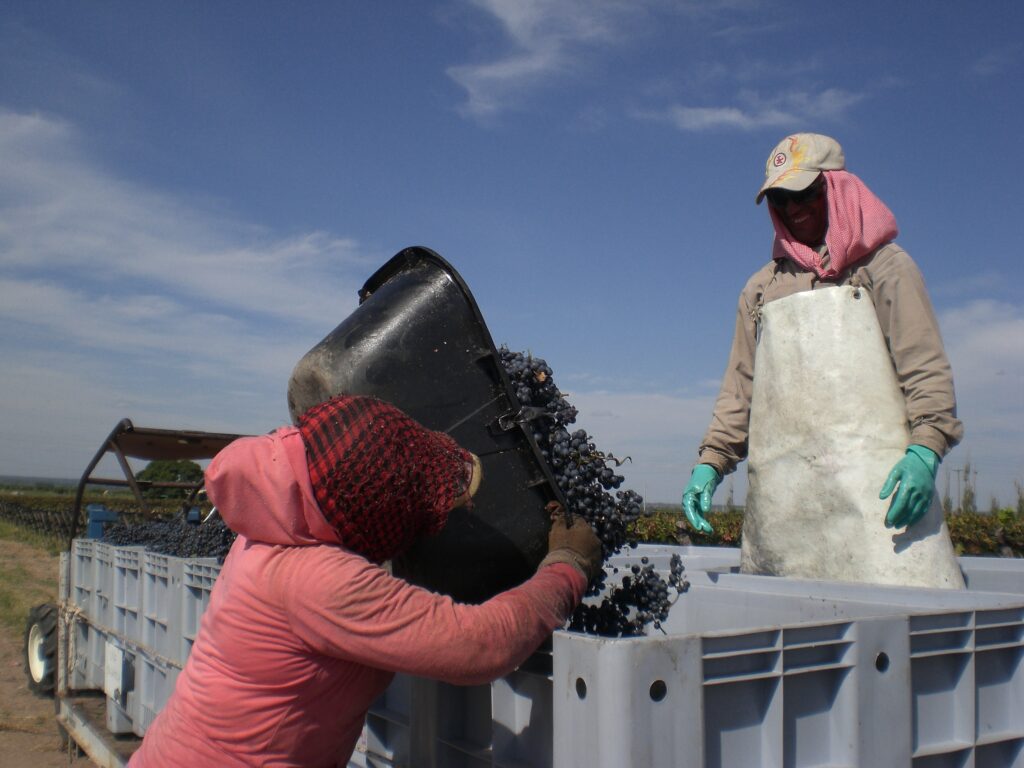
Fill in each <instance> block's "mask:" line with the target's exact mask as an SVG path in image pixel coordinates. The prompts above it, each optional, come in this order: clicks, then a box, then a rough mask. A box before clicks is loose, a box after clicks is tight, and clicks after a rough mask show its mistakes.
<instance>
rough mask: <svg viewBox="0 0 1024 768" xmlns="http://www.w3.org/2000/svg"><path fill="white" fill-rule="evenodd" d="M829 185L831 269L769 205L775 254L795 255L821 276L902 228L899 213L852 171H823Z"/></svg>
mask: <svg viewBox="0 0 1024 768" xmlns="http://www.w3.org/2000/svg"><path fill="white" fill-rule="evenodd" d="M822 175H823V176H824V177H825V184H826V185H827V186H828V198H827V199H828V229H827V230H826V232H825V245H827V246H828V254H829V265H828V269H823V268H822V266H821V256H820V255H819V254H818V252H817V251H816V250H814V249H813V248H811V247H810V246H807V245H804V244H803V243H801V242H799V241H798V240H795V239H794V238H793V235H792V234H790V232H789V230H788V229H787V228H786V225H785V224H783V223H782V220H781V219H780V218H779V215H778V213H777V212H776V211H775V209H774V208H771V207H769V212H770V214H771V217H772V224H774V225H775V243H774V245H773V246H772V258H774V259H792V260H793V261H795V262H796V263H797V264H799V265H800V266H801V267H803V268H804V269H806V270H808V271H813V272H816V273H817V275H818V277H836V276H837V275H839V274H841V273H842V272H843V270H844V269H846V268H847V267H848V266H850V265H851V264H854V263H856V262H858V261H860V260H861V259H863V258H864V257H865V256H867V255H868V254H869V253H872V252H874V251H875V250H876V249H877V248H879V247H880V246H882V245H885V244H886V243H888V242H890V241H891V240H892V239H893V238H895V237H896V234H897V232H898V231H899V230H898V229H897V227H896V217H895V216H893V215H892V211H890V210H889V209H888V208H887V207H886V205H885V203H883V202H882V201H881V200H879V199H878V198H877V197H876V196H875V194H874V193H873V192H872V191H871V190H870V189H868V188H867V186H866V185H865V184H864V182H863V181H861V180H860V179H859V178H857V177H856V176H854V175H853V174H852V173H850V172H849V171H822Z"/></svg>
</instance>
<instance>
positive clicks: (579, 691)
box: [576, 677, 587, 699]
mask: <svg viewBox="0 0 1024 768" xmlns="http://www.w3.org/2000/svg"><path fill="white" fill-rule="evenodd" d="M576 695H577V696H579V697H580V698H581V699H585V698H587V684H586V682H585V681H584V680H583V678H582V677H577V678H576Z"/></svg>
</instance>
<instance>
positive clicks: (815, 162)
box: [755, 133, 846, 205]
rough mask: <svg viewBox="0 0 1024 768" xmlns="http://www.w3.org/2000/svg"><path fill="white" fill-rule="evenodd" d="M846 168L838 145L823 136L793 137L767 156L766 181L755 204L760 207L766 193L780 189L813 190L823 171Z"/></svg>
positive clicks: (785, 139)
mask: <svg viewBox="0 0 1024 768" xmlns="http://www.w3.org/2000/svg"><path fill="white" fill-rule="evenodd" d="M845 167H846V158H844V157H843V148H842V147H840V146H839V142H838V141H836V140H835V139H833V138H831V137H829V136H823V135H822V134H820V133H794V134H793V135H792V136H787V137H786V138H784V139H783V140H782V141H780V142H779V143H778V144H776V145H775V149H773V150H772V153H771V154H770V155H768V162H767V163H765V166H764V176H765V181H764V184H762V185H761V189H759V190H758V192H757V197H756V198H755V202H756V203H757V204H758V205H760V204H761V199H762V198H763V197H764V193H765V190H768V189H772V188H773V187H780V188H782V189H790V190H793V191H794V192H796V191H799V190H801V189H806V188H807V187H808V186H810V184H811V182H812V181H814V180H815V179H816V178H818V174H819V173H821V172H822V171H841V170H842V169H843V168H845Z"/></svg>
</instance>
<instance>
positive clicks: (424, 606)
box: [278, 547, 586, 685]
mask: <svg viewBox="0 0 1024 768" xmlns="http://www.w3.org/2000/svg"><path fill="white" fill-rule="evenodd" d="M302 550H303V551H301V552H295V555H297V557H290V558H287V560H288V561H290V562H288V563H281V566H282V568H281V571H280V572H279V574H278V575H279V576H280V580H279V582H278V584H279V586H280V587H281V592H280V599H281V600H282V602H283V604H284V605H285V606H286V610H287V611H288V614H289V620H290V622H291V626H292V629H293V630H294V631H295V633H296V634H297V635H298V636H299V637H300V638H301V639H302V640H303V641H305V642H306V643H308V644H309V645H310V646H311V647H312V648H313V649H314V650H316V651H317V652H319V653H323V654H325V655H328V656H336V657H339V658H344V659H347V660H350V661H354V662H358V663H361V664H366V665H368V666H371V667H376V668H378V669H385V670H390V671H394V672H404V673H407V674H412V675H417V676H420V677H429V678H433V679H437V680H442V681H444V682H447V683H453V684H457V685H478V684H482V683H486V682H490V681H491V680H495V679H497V678H499V677H501V676H502V675H505V674H508V673H509V672H511V671H512V670H513V669H515V668H516V667H517V666H518V665H519V664H521V663H522V662H523V661H524V660H525V659H526V658H527V657H528V656H529V655H530V654H531V653H533V651H534V650H536V649H537V647H538V646H539V645H540V644H541V642H543V640H544V639H545V638H546V637H547V636H548V635H549V634H551V632H552V631H554V630H555V629H557V628H558V627H560V626H562V625H563V624H564V623H565V621H566V620H567V619H568V617H569V615H570V614H571V613H572V610H573V609H574V608H575V607H576V605H577V604H578V603H579V601H580V599H581V598H582V596H583V592H584V590H585V589H586V582H585V579H584V577H583V575H582V574H581V573H580V572H579V571H577V570H576V569H575V568H573V567H572V566H570V565H566V564H563V563H556V564H554V565H549V566H546V567H544V568H542V569H541V570H539V571H538V572H537V573H536V574H535V575H534V576H533V577H532V578H530V579H529V580H528V581H526V582H524V583H523V584H521V585H520V586H518V587H515V588H514V589H511V590H508V591H507V592H503V593H501V594H499V595H498V596H496V597H494V598H492V599H490V600H488V601H487V602H485V603H481V604H480V605H466V604H461V603H456V602H455V601H454V600H452V599H451V598H450V597H447V596H444V595H438V594H435V593H433V592H430V591H428V590H425V589H421V588H420V587H416V586H413V585H411V584H409V583H408V582H406V581H403V580H402V579H397V578H394V577H393V576H391V575H389V574H388V573H387V572H386V571H385V570H384V569H383V568H380V567H378V566H376V565H374V564H373V563H370V562H368V561H367V560H365V559H363V558H362V557H359V556H358V555H354V554H352V553H349V552H346V551H345V550H342V549H339V548H335V547H314V548H308V549H307V548H302Z"/></svg>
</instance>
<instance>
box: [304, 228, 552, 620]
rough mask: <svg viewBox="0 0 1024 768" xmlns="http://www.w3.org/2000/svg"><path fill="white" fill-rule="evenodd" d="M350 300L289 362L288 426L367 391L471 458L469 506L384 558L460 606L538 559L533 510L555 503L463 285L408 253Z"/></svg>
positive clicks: (518, 578)
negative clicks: (475, 484)
mask: <svg viewBox="0 0 1024 768" xmlns="http://www.w3.org/2000/svg"><path fill="white" fill-rule="evenodd" d="M359 298H360V303H359V306H358V307H357V308H356V310H355V311H354V312H353V313H352V314H351V315H349V317H348V318H347V319H345V320H344V321H343V322H342V323H341V324H340V325H339V326H338V327H337V328H335V329H334V330H333V331H332V332H331V333H330V334H329V335H328V336H327V337H326V338H324V339H323V340H322V341H321V342H320V343H319V344H317V345H316V346H315V347H313V348H312V349H311V350H309V352H307V353H306V354H305V356H303V358H302V359H301V360H300V361H299V362H298V364H297V365H296V366H295V370H294V371H293V372H292V376H291V380H290V381H289V384H288V408H289V411H290V413H291V418H292V420H293V421H295V420H296V419H297V417H298V416H299V415H300V414H301V413H302V412H303V411H305V410H306V409H308V408H310V407H312V406H314V405H316V404H318V403H321V402H323V401H325V400H328V399H330V398H331V397H333V396H335V395H338V394H343V393H344V394H350V395H372V396H374V397H378V398H380V399H381V400H386V401H388V402H390V403H393V404H394V405H396V406H398V407H399V408H401V409H402V410H403V411H405V412H406V413H408V414H409V415H410V416H412V417H413V418H414V419H416V420H417V421H419V422H420V423H421V424H423V425H424V426H426V427H428V428H430V429H434V430H437V431H440V432H446V433H448V434H449V435H451V436H452V437H453V438H454V439H455V440H456V441H457V442H458V443H459V444H460V445H461V446H463V447H464V448H466V449H468V450H470V451H472V452H473V453H475V454H477V455H478V456H479V457H480V460H481V463H482V465H483V482H482V483H481V486H480V490H479V491H478V493H477V495H476V496H475V497H474V499H473V507H472V509H470V510H465V509H457V510H454V511H453V512H452V514H451V516H450V517H449V519H448V524H447V525H446V526H445V528H444V530H443V531H441V533H439V534H438V535H437V536H433V537H430V538H428V539H424V540H422V541H421V542H419V543H418V544H417V545H416V546H415V547H414V548H413V549H412V550H410V552H408V553H407V554H406V555H404V556H403V557H402V558H400V559H398V560H396V561H395V562H394V563H393V566H394V571H395V573H396V574H397V575H400V576H402V577H403V578H406V579H408V580H409V581H411V582H413V583H415V584H419V585H421V586H424V587H427V588H428V589H432V590H434V591H437V592H444V593H446V594H449V595H452V596H453V597H455V598H456V599H457V600H461V601H463V602H474V603H475V602H481V601H483V600H486V599H487V598H489V597H492V596H493V595H495V594H497V593H498V592H501V591H503V590H505V589H508V588H510V587H513V586H516V585H517V584H520V583H522V582H523V581H525V580H526V579H527V578H529V577H530V576H531V575H532V574H533V572H534V571H535V570H536V568H537V565H538V564H539V563H540V561H541V560H542V559H543V557H544V555H545V554H546V552H547V532H548V527H549V521H548V516H547V513H546V512H545V511H544V505H545V504H546V503H547V502H549V501H552V500H558V501H562V502H563V503H564V499H563V497H562V495H561V492H560V491H559V489H558V487H557V485H556V484H555V481H554V478H553V476H552V475H551V471H550V469H549V468H548V467H547V465H546V463H545V461H544V459H543V457H542V456H541V454H540V451H539V449H538V447H537V445H536V443H535V442H534V440H533V430H532V428H531V426H530V424H529V421H530V419H531V418H545V417H544V416H543V415H541V414H540V413H539V412H538V411H536V410H532V409H523V408H521V407H520V406H519V404H518V401H517V400H516V398H515V395H514V394H513V391H512V388H511V386H510V384H509V380H508V377H507V375H506V374H505V370H504V368H503V367H502V365H501V361H500V359H499V357H498V352H497V350H496V349H495V347H494V342H493V341H492V339H491V335H490V333H489V332H488V330H487V326H486V325H485V323H484V320H483V317H482V316H481V314H480V310H479V308H478V307H477V304H476V301H475V300H474V299H473V295H472V294H471V293H470V291H469V288H468V287H467V286H466V283H465V282H464V281H463V280H462V278H461V277H460V276H459V274H458V273H457V272H456V271H455V269H454V268H453V267H452V266H451V265H450V264H449V263H448V262H447V261H445V260H444V259H443V258H441V256H439V255H438V254H437V253H435V252H434V251H431V250H429V249H427V248H419V247H414V248H407V249H405V250H403V251H401V252H400V253H398V254H397V255H395V256H394V257H393V258H392V259H391V260H390V261H388V262H387V263H386V264H385V265H384V266H383V267H381V268H380V269H379V270H377V271H376V272H375V273H374V274H373V275H372V276H371V277H370V278H369V280H367V281H366V284H365V285H364V286H363V287H362V289H361V290H360V292H359Z"/></svg>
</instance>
